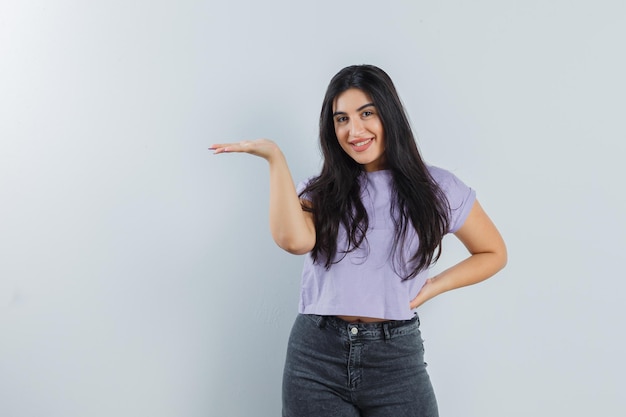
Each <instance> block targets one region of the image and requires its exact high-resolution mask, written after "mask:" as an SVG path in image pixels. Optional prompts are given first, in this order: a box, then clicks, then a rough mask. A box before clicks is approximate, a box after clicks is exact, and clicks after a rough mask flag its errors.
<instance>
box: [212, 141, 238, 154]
mask: <svg viewBox="0 0 626 417" xmlns="http://www.w3.org/2000/svg"><path fill="white" fill-rule="evenodd" d="M237 147H238V144H236V143H217V144H214V145H211V146H209V150H210V151H214V152H213V153H214V154H218V153H225V152H237V151H238V149H237Z"/></svg>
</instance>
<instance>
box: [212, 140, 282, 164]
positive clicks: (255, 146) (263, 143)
mask: <svg viewBox="0 0 626 417" xmlns="http://www.w3.org/2000/svg"><path fill="white" fill-rule="evenodd" d="M209 150H212V151H214V153H213V154H214V155H217V154H220V153H231V152H242V153H249V154H251V155H256V156H260V157H261V158H263V159H265V160H267V161H268V162H271V159H272V158H274V157H275V156H276V155H279V154H280V153H281V151H280V148H279V147H278V145H276V143H274V142H273V141H271V140H269V139H257V140H243V141H241V142H234V143H218V144H215V145H211V146H210V147H209Z"/></svg>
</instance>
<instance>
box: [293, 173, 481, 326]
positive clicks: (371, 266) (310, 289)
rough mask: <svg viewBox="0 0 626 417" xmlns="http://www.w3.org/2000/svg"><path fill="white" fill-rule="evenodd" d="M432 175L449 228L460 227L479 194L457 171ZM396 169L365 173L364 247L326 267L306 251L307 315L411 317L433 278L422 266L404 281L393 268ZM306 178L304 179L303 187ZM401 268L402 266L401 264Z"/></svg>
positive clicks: (303, 291)
mask: <svg viewBox="0 0 626 417" xmlns="http://www.w3.org/2000/svg"><path fill="white" fill-rule="evenodd" d="M429 171H430V174H431V175H432V177H433V178H434V179H435V181H436V182H437V183H438V184H439V186H440V187H441V189H442V190H443V192H444V193H445V195H446V197H447V198H448V202H449V204H450V209H451V215H450V230H449V233H453V232H456V231H457V230H458V229H459V228H460V227H461V226H462V225H463V223H464V222H465V219H466V218H467V216H468V214H469V212H470V210H471V208H472V205H473V203H474V200H475V199H476V193H475V192H474V190H472V189H471V188H469V187H468V186H467V185H465V184H464V183H463V182H462V181H461V180H459V179H458V178H457V177H456V176H455V175H454V174H452V173H450V172H448V171H446V170H444V169H441V168H436V167H429ZM392 181H393V178H392V174H391V171H388V170H381V171H374V172H366V173H364V174H363V176H362V182H361V199H362V201H363V205H364V206H365V209H366V210H367V214H368V216H369V229H368V231H367V235H366V241H364V242H363V244H362V245H361V247H360V248H358V249H356V250H354V251H352V252H350V253H348V254H346V255H345V256H343V255H338V256H337V257H336V258H335V259H340V258H341V256H343V259H340V260H339V262H337V263H335V264H333V265H332V266H331V267H330V269H328V270H326V268H325V267H324V265H323V264H318V263H314V262H313V259H312V258H311V255H310V254H307V255H306V257H305V261H304V267H303V270H302V283H301V288H300V305H299V309H298V310H299V312H300V313H303V314H319V315H330V316H335V315H345V316H360V317H376V318H384V319H388V320H408V319H411V318H412V317H413V315H414V313H413V312H412V311H411V310H410V308H409V303H410V301H411V300H412V299H413V298H415V296H416V295H417V293H418V292H419V290H420V289H421V288H422V286H423V285H424V283H425V282H426V279H427V278H428V271H427V270H426V271H421V272H420V273H419V274H418V275H417V276H416V277H415V278H413V279H409V280H404V281H403V280H402V277H401V276H399V275H398V274H397V273H396V272H395V271H394V267H393V263H392V261H393V259H392V257H391V250H392V243H393V239H394V224H393V220H392V218H391V215H390V204H391V203H390V202H391V183H392ZM305 185H306V183H304V182H303V183H300V184H299V186H298V192H300V191H302V190H303V189H304V187H305ZM337 239H338V245H337V247H338V249H339V250H341V249H345V248H346V245H347V243H346V232H345V230H344V229H343V227H342V226H340V229H339V234H338V237H337ZM417 244H418V239H417V236H416V234H415V232H414V230H413V229H412V228H411V230H410V232H409V235H408V236H407V247H406V248H403V251H404V253H405V255H406V256H405V259H409V258H410V255H411V254H412V253H414V251H415V245H417ZM396 269H398V268H396Z"/></svg>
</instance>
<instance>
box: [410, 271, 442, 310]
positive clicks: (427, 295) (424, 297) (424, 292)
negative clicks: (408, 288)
mask: <svg viewBox="0 0 626 417" xmlns="http://www.w3.org/2000/svg"><path fill="white" fill-rule="evenodd" d="M437 287H438V285H437V282H436V278H428V279H427V280H426V282H425V283H424V286H423V287H422V289H421V290H420V292H419V293H418V294H417V296H415V298H414V299H413V300H411V303H410V304H409V307H410V308H411V310H413V309H415V308H417V307H419V306H421V305H422V304H424V303H425V302H426V301H428V300H430V299H431V298H434V297H435V296H437V295H439V294H441V292H442V291H440V290H439V289H438V288H437Z"/></svg>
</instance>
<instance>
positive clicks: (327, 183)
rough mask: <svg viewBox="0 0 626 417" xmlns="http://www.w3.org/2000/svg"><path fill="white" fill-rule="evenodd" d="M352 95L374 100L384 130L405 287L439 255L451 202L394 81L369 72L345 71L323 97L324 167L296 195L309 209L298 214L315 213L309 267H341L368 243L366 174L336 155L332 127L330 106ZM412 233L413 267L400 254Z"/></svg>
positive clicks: (396, 252)
mask: <svg viewBox="0 0 626 417" xmlns="http://www.w3.org/2000/svg"><path fill="white" fill-rule="evenodd" d="M350 88H357V89H359V90H361V91H363V92H364V93H366V94H367V95H368V96H369V97H370V98H371V100H372V102H373V103H374V106H375V107H376V109H377V113H378V115H379V117H380V120H381V122H382V125H383V129H384V135H385V161H386V167H385V168H386V169H388V170H390V171H391V174H392V176H393V185H392V196H393V197H392V201H391V213H390V215H391V216H392V218H393V221H394V228H395V236H394V240H393V242H394V243H393V248H392V256H393V268H394V270H395V271H396V273H397V274H398V275H400V276H401V277H402V279H410V278H414V277H415V276H416V275H417V274H418V273H419V272H420V271H421V270H423V269H425V268H427V267H429V266H430V265H431V264H432V263H433V262H435V261H436V260H437V259H438V258H439V255H440V254H441V240H442V239H443V236H444V235H445V233H446V232H447V230H448V224H449V214H448V213H449V207H448V201H447V199H446V197H445V195H444V194H443V192H442V191H441V189H440V188H439V186H438V185H437V183H436V182H435V180H434V179H433V178H432V177H431V175H430V173H429V171H428V168H427V167H426V164H425V163H424V161H423V160H422V157H421V155H420V153H419V151H418V149H417V145H416V143H415V138H414V136H413V133H412V132H411V126H410V124H409V121H408V118H407V116H406V113H405V111H404V108H403V106H402V103H401V102H400V98H399V97H398V93H397V92H396V89H395V87H394V85H393V82H392V81H391V78H389V76H388V75H387V74H386V73H385V72H384V71H383V70H381V69H380V68H377V67H375V66H372V65H355V66H350V67H346V68H344V69H342V70H341V71H339V73H337V75H335V76H334V77H333V79H332V80H331V81H330V84H329V85H328V89H327V90H326V95H325V97H324V102H323V104H322V111H321V114H320V121H319V124H320V145H321V149H322V154H323V156H324V164H323V166H322V171H321V173H320V175H319V176H318V177H316V178H313V179H312V180H311V181H310V182H309V183H308V185H307V187H306V188H305V189H304V190H303V192H302V193H301V194H300V196H301V197H302V196H304V195H306V199H307V200H308V201H310V203H311V204H310V205H308V204H306V205H304V206H303V209H304V210H307V211H309V212H312V213H313V217H314V219H315V230H316V242H315V247H314V248H313V250H312V252H311V255H312V257H313V260H314V262H317V263H323V265H324V266H325V267H326V268H327V269H329V268H330V267H331V266H332V264H333V263H334V262H338V260H335V258H336V255H342V256H340V257H339V259H341V258H342V257H343V256H345V255H346V254H347V253H349V252H351V251H353V250H355V249H356V248H358V247H360V246H361V245H362V244H363V242H364V241H366V240H367V237H366V234H367V230H368V228H369V219H368V216H367V211H366V210H365V207H364V206H363V203H362V202H361V198H360V195H361V185H360V184H361V179H360V176H361V175H362V174H363V167H362V165H360V164H358V163H357V162H355V161H354V160H353V159H352V158H351V157H350V156H348V155H347V154H346V153H345V152H344V151H343V149H342V148H341V146H340V144H339V142H338V140H337V136H336V134H335V126H334V121H333V104H334V101H335V99H336V98H337V97H338V96H339V95H340V94H341V93H343V92H344V91H346V90H348V89H350ZM340 225H343V227H344V229H345V231H346V234H347V243H348V247H347V248H345V249H342V250H341V251H340V252H339V253H338V250H337V235H338V232H339V227H340ZM411 226H412V227H413V228H414V229H415V231H416V233H417V236H418V237H419V246H418V248H417V250H416V251H415V253H412V254H411V255H410V259H405V256H404V254H403V250H402V249H403V248H404V246H405V244H406V243H407V232H408V230H409V229H410V227H411Z"/></svg>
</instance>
